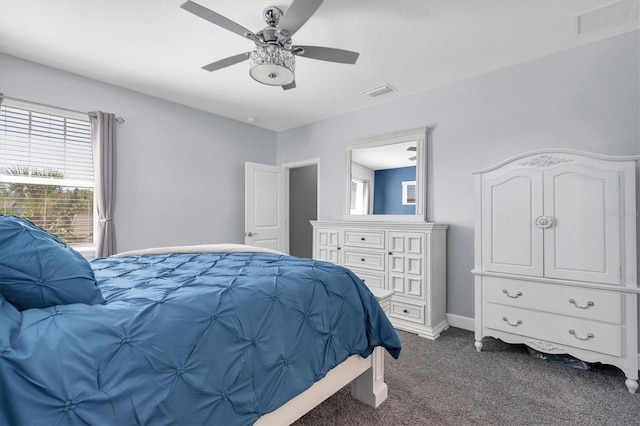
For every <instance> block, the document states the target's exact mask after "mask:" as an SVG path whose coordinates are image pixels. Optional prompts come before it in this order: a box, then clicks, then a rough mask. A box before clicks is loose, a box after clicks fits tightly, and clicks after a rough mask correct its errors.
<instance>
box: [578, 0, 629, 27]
mask: <svg viewBox="0 0 640 426" xmlns="http://www.w3.org/2000/svg"><path fill="white" fill-rule="evenodd" d="M637 18H638V2H637V1H635V0H623V1H619V2H615V3H611V4H609V5H606V6H603V7H599V8H598V9H593V10H590V11H588V12H585V13H583V14H581V15H578V16H576V20H577V27H578V35H580V34H586V33H590V32H593V31H597V30H601V29H603V28H607V27H610V26H613V25H616V24H620V23H623V22H627V21H632V20H634V19H637Z"/></svg>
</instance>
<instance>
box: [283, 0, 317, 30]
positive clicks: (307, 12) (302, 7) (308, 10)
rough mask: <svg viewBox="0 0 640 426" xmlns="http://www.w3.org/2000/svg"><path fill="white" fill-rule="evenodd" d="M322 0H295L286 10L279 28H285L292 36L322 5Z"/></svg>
mask: <svg viewBox="0 0 640 426" xmlns="http://www.w3.org/2000/svg"><path fill="white" fill-rule="evenodd" d="M321 4H322V0H293V3H291V6H289V8H288V9H287V10H286V11H285V12H284V16H283V17H282V19H280V23H279V24H278V28H284V29H286V30H287V31H288V32H289V37H291V36H292V35H293V34H294V33H295V32H296V31H298V30H299V29H300V27H301V26H303V25H304V23H305V22H307V20H309V18H311V15H313V14H314V12H315V11H316V10H317V9H318V8H319V7H320V5H321Z"/></svg>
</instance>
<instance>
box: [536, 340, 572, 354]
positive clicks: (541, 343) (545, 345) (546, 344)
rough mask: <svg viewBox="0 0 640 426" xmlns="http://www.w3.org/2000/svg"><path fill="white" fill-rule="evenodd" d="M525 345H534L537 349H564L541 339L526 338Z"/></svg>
mask: <svg viewBox="0 0 640 426" xmlns="http://www.w3.org/2000/svg"><path fill="white" fill-rule="evenodd" d="M527 345H529V346H535V347H536V348H538V349H542V350H543V351H547V352H551V351H560V352H564V351H566V349H565V348H563V347H562V346H558V345H554V344H553V343H549V342H545V341H542V340H527Z"/></svg>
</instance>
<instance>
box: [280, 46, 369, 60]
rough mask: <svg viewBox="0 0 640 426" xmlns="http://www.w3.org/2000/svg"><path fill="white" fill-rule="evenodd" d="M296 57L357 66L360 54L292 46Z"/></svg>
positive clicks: (316, 47)
mask: <svg viewBox="0 0 640 426" xmlns="http://www.w3.org/2000/svg"><path fill="white" fill-rule="evenodd" d="M291 51H292V52H293V54H294V55H298V56H302V57H305V58H311V59H319V60H321V61H329V62H340V63H342V64H355V63H356V61H357V60H358V56H360V54H359V53H358V52H352V51H350V50H342V49H334V48H332V47H319V46H291Z"/></svg>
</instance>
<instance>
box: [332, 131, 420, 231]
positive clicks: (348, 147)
mask: <svg viewBox="0 0 640 426" xmlns="http://www.w3.org/2000/svg"><path fill="white" fill-rule="evenodd" d="M428 134H429V128H428V127H421V128H419V129H414V130H407V131H404V132H396V133H389V134H386V135H380V136H373V137H367V138H360V139H354V140H351V141H349V142H346V143H345V179H344V180H345V187H344V188H345V204H344V219H345V220H367V221H400V222H425V221H426V219H427V218H426V207H427V206H426V201H427V149H426V148H427V135H428ZM410 141H416V213H415V214H404V215H401V214H377V215H376V214H367V215H352V214H351V208H350V206H351V151H353V150H354V149H362V148H373V147H377V146H382V145H393V144H397V143H402V142H410Z"/></svg>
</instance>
